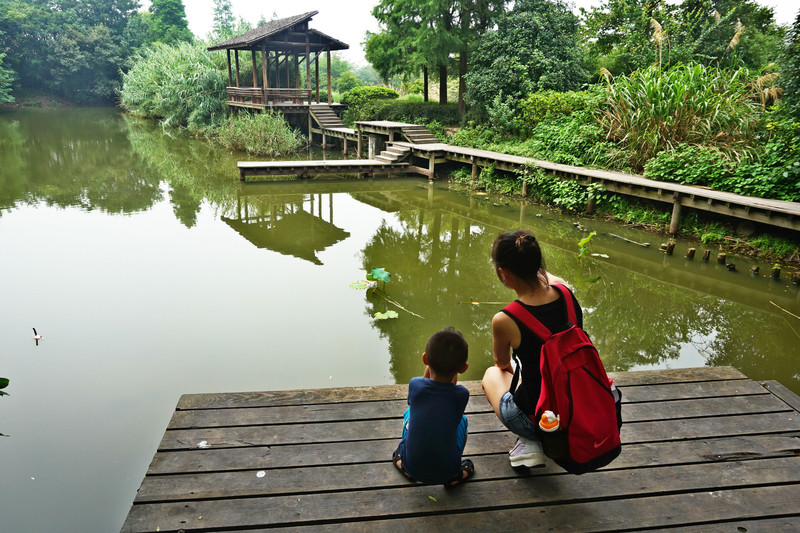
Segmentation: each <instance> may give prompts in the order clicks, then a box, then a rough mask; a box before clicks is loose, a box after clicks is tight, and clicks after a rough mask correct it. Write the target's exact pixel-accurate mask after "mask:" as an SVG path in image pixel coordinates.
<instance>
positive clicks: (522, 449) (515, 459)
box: [508, 437, 544, 468]
mask: <svg viewBox="0 0 800 533" xmlns="http://www.w3.org/2000/svg"><path fill="white" fill-rule="evenodd" d="M508 458H509V460H510V461H511V466H513V467H514V468H516V467H518V466H527V467H528V468H535V467H538V466H544V451H543V450H542V443H541V442H539V441H538V440H528V439H526V438H525V437H517V442H516V444H514V447H513V448H511V451H510V452H508Z"/></svg>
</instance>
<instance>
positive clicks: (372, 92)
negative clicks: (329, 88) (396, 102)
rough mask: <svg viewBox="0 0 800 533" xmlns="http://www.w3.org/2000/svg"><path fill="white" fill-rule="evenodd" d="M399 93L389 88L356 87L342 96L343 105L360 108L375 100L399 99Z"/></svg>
mask: <svg viewBox="0 0 800 533" xmlns="http://www.w3.org/2000/svg"><path fill="white" fill-rule="evenodd" d="M399 97H400V95H399V94H397V91H395V90H394V89H390V88H389V87H378V86H375V85H363V86H360V87H354V88H353V89H351V90H349V91H347V92H346V93H344V95H342V103H343V104H345V105H350V106H356V107H357V106H360V105H364V104H365V103H367V102H372V101H375V100H393V99H395V98H399Z"/></svg>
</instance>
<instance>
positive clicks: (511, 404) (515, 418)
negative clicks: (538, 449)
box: [500, 392, 539, 440]
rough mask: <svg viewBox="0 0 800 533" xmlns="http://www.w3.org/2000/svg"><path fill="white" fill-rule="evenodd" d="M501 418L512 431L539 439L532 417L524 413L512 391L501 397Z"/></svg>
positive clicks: (521, 435)
mask: <svg viewBox="0 0 800 533" xmlns="http://www.w3.org/2000/svg"><path fill="white" fill-rule="evenodd" d="M500 420H501V421H502V422H503V425H504V426H506V427H507V428H508V429H509V430H510V431H511V432H512V433H514V434H515V435H519V436H520V437H525V438H526V439H530V440H539V437H537V436H536V429H535V427H534V425H533V422H532V421H531V419H530V417H529V416H528V415H527V414H525V413H523V412H522V410H521V409H520V408H519V407H518V406H517V404H516V402H515V401H514V397H513V396H512V395H511V393H510V392H507V393H505V394H503V397H502V398H500Z"/></svg>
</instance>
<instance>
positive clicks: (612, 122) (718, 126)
mask: <svg viewBox="0 0 800 533" xmlns="http://www.w3.org/2000/svg"><path fill="white" fill-rule="evenodd" d="M748 76H749V71H748V70H747V69H739V70H737V71H734V72H726V71H721V70H718V69H715V68H713V67H704V66H703V65H699V64H694V65H678V66H676V67H673V68H671V69H669V70H667V71H662V70H661V69H660V68H658V67H657V66H652V67H649V68H646V69H643V70H639V71H636V72H634V73H632V74H631V75H630V76H622V77H619V78H617V79H616V80H615V81H614V82H612V83H609V84H608V86H607V90H606V93H607V100H606V101H607V104H608V107H607V108H605V109H603V110H601V111H599V112H598V115H599V119H600V122H601V124H602V125H603V128H604V129H605V131H606V132H607V136H608V138H609V139H611V140H613V141H616V142H618V143H620V144H621V145H623V146H626V147H629V148H631V151H630V152H629V153H630V155H631V157H632V160H631V161H630V164H631V165H632V166H633V168H634V169H636V170H637V171H638V170H641V169H642V168H643V167H644V164H645V163H646V162H647V161H648V160H649V159H650V158H652V157H654V156H655V155H656V154H657V153H658V152H660V151H662V150H664V149H667V148H673V149H674V148H675V147H677V146H678V145H679V144H681V143H686V144H694V145H706V146H713V147H716V148H717V149H719V150H720V151H722V152H724V153H726V154H727V155H729V156H730V157H731V158H738V157H740V156H742V155H743V154H744V153H746V152H747V151H748V150H750V149H751V148H752V146H751V142H752V140H753V136H754V135H753V132H754V126H755V125H756V123H757V119H758V117H757V114H756V113H755V112H754V103H753V102H752V101H751V100H750V99H749V98H748V97H749V96H750V92H751V89H750V87H749V86H748V79H747V78H748Z"/></svg>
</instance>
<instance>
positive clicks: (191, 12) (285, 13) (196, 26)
mask: <svg viewBox="0 0 800 533" xmlns="http://www.w3.org/2000/svg"><path fill="white" fill-rule="evenodd" d="M377 3H378V0H333V1H332V0H293V1H291V2H285V1H281V2H274V1H269V0H231V5H232V6H233V14H234V16H235V17H241V18H243V19H245V20H247V21H248V22H251V23H253V24H255V23H256V22H258V21H259V20H260V19H261V17H262V15H263V16H264V18H265V19H267V20H270V19H272V18H273V13H275V14H276V15H277V16H278V18H283V17H291V16H294V15H299V14H302V13H306V12H308V11H319V14H318V15H316V16H314V18H313V19H312V21H311V27H312V28H314V29H316V30H319V31H321V32H322V33H325V34H327V35H329V36H331V37H334V38H335V39H338V40H340V41H343V42H345V43H347V44H349V45H350V50H346V51H344V52H341V57H342V59H345V60H347V61H350V62H351V63H354V64H357V65H363V64H365V63H366V61H365V60H364V52H363V49H362V46H361V43H362V42H363V41H364V36H365V33H366V32H367V31H372V32H377V31H378V23H377V21H376V20H375V19H374V18H373V17H372V8H373V7H374V6H375V4H377ZM572 3H573V4H575V7H576V8H578V7H585V8H589V7H591V6H595V5H598V4H600V0H573V2H572ZM758 3H760V4H762V5H765V6H769V7H772V8H774V9H775V18H776V20H777V22H778V24H786V25H789V24H791V23H792V22H793V21H794V18H795V16H796V15H797V11H798V9H800V4H799V3H798V1H797V0H758ZM142 4H143V6H144V7H146V6H147V5H149V2H147V1H144V2H142ZM183 4H184V6H185V7H186V18H187V20H188V21H189V29H190V30H192V32H193V33H194V34H195V35H197V36H198V37H205V36H206V35H208V33H209V32H210V31H211V26H212V24H213V22H214V20H213V19H214V2H213V0H184V2H183Z"/></svg>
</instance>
